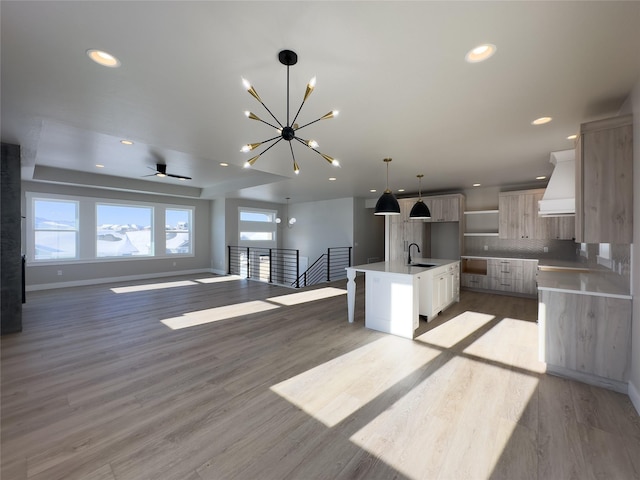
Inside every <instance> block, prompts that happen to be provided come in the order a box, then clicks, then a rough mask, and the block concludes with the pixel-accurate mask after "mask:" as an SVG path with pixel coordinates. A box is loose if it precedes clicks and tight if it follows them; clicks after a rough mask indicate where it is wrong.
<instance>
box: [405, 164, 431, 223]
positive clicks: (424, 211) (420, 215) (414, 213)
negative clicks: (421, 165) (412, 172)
mask: <svg viewBox="0 0 640 480" xmlns="http://www.w3.org/2000/svg"><path fill="white" fill-rule="evenodd" d="M416 177H418V184H419V187H418V201H417V202H416V203H415V205H414V206H413V208H411V213H409V218H415V219H416V220H419V219H427V218H431V212H430V211H429V207H427V205H426V203H424V202H423V201H422V177H424V175H416Z"/></svg>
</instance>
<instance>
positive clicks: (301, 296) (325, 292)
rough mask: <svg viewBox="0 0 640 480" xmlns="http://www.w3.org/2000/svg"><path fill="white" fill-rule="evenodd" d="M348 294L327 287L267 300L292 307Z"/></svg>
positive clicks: (338, 289) (341, 290) (344, 291)
mask: <svg viewBox="0 0 640 480" xmlns="http://www.w3.org/2000/svg"><path fill="white" fill-rule="evenodd" d="M346 294H347V291H346V290H343V289H341V288H334V287H325V288H318V289H316V290H307V291H306V292H299V293H289V294H287V295H280V296H277V297H270V298H267V301H269V302H275V303H279V304H281V305H287V306H290V305H298V304H300V303H306V302H313V301H315V300H322V299H323V298H331V297H337V296H339V295H346Z"/></svg>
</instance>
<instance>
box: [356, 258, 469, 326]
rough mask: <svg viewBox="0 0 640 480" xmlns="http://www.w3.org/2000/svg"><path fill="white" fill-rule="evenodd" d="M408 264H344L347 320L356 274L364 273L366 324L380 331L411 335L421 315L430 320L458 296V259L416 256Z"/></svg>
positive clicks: (458, 298)
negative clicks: (421, 265) (345, 271)
mask: <svg viewBox="0 0 640 480" xmlns="http://www.w3.org/2000/svg"><path fill="white" fill-rule="evenodd" d="M414 263H421V264H431V265H433V266H431V267H420V266H409V265H406V264H404V263H402V262H379V263H371V264H367V265H358V266H355V267H349V268H347V304H348V315H349V322H353V318H354V311H355V293H356V284H355V277H356V274H357V272H363V273H364V274H365V326H366V327H367V328H371V329H373V330H378V331H380V332H385V333H391V334H393V335H398V336H400V337H405V338H413V335H414V332H415V330H416V329H417V328H418V325H419V320H420V315H422V316H424V317H426V319H427V320H428V321H429V320H432V319H433V318H434V317H435V316H436V315H438V313H439V312H441V311H442V310H444V309H445V308H447V307H448V306H449V305H451V304H452V303H453V302H457V301H459V300H460V262H459V261H457V260H442V259H433V258H418V259H415V260H414Z"/></svg>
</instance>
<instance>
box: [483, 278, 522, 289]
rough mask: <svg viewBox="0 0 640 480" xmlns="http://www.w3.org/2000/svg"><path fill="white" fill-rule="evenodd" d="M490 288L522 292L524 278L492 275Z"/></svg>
mask: <svg viewBox="0 0 640 480" xmlns="http://www.w3.org/2000/svg"><path fill="white" fill-rule="evenodd" d="M489 289H490V290H498V291H501V292H518V293H520V292H522V290H523V283H522V278H508V277H507V278H505V277H491V278H489Z"/></svg>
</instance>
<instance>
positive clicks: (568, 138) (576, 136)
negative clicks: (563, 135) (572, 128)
mask: <svg viewBox="0 0 640 480" xmlns="http://www.w3.org/2000/svg"><path fill="white" fill-rule="evenodd" d="M576 138H578V135H576V134H573V135H569V136H568V137H567V140H575V139H576Z"/></svg>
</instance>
